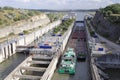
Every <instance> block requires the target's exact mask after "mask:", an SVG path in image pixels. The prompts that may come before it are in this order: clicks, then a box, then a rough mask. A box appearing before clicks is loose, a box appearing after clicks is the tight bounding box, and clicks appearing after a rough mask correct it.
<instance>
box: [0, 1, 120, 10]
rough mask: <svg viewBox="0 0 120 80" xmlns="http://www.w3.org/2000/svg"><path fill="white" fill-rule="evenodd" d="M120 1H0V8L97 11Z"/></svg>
mask: <svg viewBox="0 0 120 80" xmlns="http://www.w3.org/2000/svg"><path fill="white" fill-rule="evenodd" d="M114 3H120V0H0V6H1V7H3V6H11V7H15V8H25V9H53V10H56V9H62V10H63V9H98V8H104V7H106V6H107V5H110V4H114Z"/></svg>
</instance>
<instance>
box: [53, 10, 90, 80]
mask: <svg viewBox="0 0 120 80" xmlns="http://www.w3.org/2000/svg"><path fill="white" fill-rule="evenodd" d="M86 14H87V12H78V13H77V18H76V21H83V20H84V16H85V15H86ZM79 26H83V24H81V25H79ZM70 44H76V43H71V42H70V41H68V45H67V47H70ZM58 67H59V65H58ZM52 80H90V75H89V63H88V58H86V60H85V61H77V64H76V72H75V74H74V75H69V74H59V73H58V68H57V69H56V71H55V73H54V75H53V78H52Z"/></svg>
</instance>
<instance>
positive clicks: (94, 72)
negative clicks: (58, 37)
mask: <svg viewBox="0 0 120 80" xmlns="http://www.w3.org/2000/svg"><path fill="white" fill-rule="evenodd" d="M84 22H85V24H84V25H85V28H86V34H87V47H88V53H89V55H91V53H90V52H91V51H90V48H89V46H90V45H89V40H90V39H91V36H90V32H89V30H88V26H87V23H86V22H87V16H85V18H84ZM89 59H90V61H89V63H90V64H89V65H90V73H91V75H90V76H91V77H92V80H101V79H100V75H99V73H98V70H97V67H96V65H95V64H94V63H95V62H94V59H93V58H92V57H90V58H89Z"/></svg>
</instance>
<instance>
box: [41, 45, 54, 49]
mask: <svg viewBox="0 0 120 80" xmlns="http://www.w3.org/2000/svg"><path fill="white" fill-rule="evenodd" d="M39 48H44V49H51V48H52V46H48V45H44V46H39Z"/></svg>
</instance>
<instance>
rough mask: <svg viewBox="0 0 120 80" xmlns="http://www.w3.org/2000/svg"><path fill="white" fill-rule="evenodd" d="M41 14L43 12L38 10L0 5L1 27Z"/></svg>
mask: <svg viewBox="0 0 120 80" xmlns="http://www.w3.org/2000/svg"><path fill="white" fill-rule="evenodd" d="M39 14H41V12H39V11H36V10H24V9H15V8H12V7H7V6H6V7H0V28H1V27H5V26H8V25H11V24H12V23H15V22H17V21H20V20H26V19H29V18H30V17H32V16H34V15H39Z"/></svg>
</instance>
